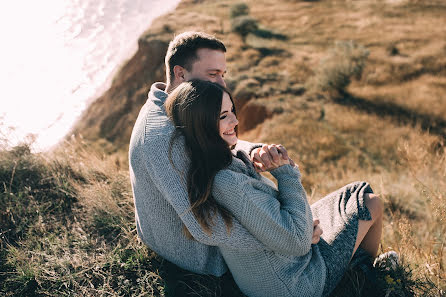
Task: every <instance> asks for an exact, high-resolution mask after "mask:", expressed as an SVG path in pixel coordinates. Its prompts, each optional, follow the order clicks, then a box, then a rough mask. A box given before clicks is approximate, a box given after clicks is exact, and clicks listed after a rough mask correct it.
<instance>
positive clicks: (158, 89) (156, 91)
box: [149, 82, 169, 104]
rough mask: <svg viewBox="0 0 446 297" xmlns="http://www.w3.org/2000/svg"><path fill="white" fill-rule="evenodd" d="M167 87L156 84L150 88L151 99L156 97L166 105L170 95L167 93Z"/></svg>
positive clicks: (161, 83) (162, 84) (159, 83)
mask: <svg viewBox="0 0 446 297" xmlns="http://www.w3.org/2000/svg"><path fill="white" fill-rule="evenodd" d="M166 87H167V85H166V84H165V83H163V82H156V83H154V84H152V86H151V87H150V92H149V98H150V97H154V98H156V99H158V100H161V102H162V103H163V104H164V102H165V101H166V99H167V96H168V95H169V94H167V93H166V91H165V90H166Z"/></svg>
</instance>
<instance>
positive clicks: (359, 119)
mask: <svg viewBox="0 0 446 297" xmlns="http://www.w3.org/2000/svg"><path fill="white" fill-rule="evenodd" d="M243 3H244V4H245V5H246V6H245V7H244V6H243V5H240V2H238V1H232V0H225V1H210V0H201V1H193V0H184V1H182V2H181V3H180V5H179V6H178V7H177V9H176V10H175V11H173V12H172V13H170V14H168V15H166V16H163V17H162V18H159V19H157V20H155V22H154V23H153V25H152V26H151V28H150V29H148V31H147V32H146V33H144V34H143V36H141V37H140V39H139V41H138V44H139V49H138V52H137V53H136V54H135V55H134V56H133V57H131V58H130V59H129V60H128V61H127V62H126V63H124V64H123V66H122V68H121V71H120V72H119V73H118V74H117V76H116V77H115V79H114V81H113V85H112V87H111V88H110V89H109V90H108V91H107V92H105V93H104V94H103V95H102V96H101V97H100V98H98V100H97V101H96V102H95V103H93V104H92V105H91V107H90V108H89V109H88V110H87V111H86V112H85V113H84V115H83V117H82V119H81V120H80V121H79V122H78V124H77V125H76V127H75V128H74V130H73V132H74V133H75V134H82V135H83V137H84V138H83V139H84V140H81V141H71V142H70V143H68V144H65V145H62V146H61V147H60V148H59V149H58V150H56V151H54V152H52V153H48V154H41V155H35V154H31V153H30V152H29V150H28V148H27V146H20V147H17V148H14V149H13V150H11V151H7V150H6V149H4V148H2V150H1V152H0V181H1V185H2V188H3V192H1V193H0V195H1V196H0V197H1V198H0V223H1V224H0V226H1V227H0V247H1V252H0V284H1V285H0V292H1V293H4V294H5V295H7V296H8V295H10V296H40V295H42V296H43V295H52V296H64V295H70V296H73V295H74V296H76V295H81V296H84V295H87V296H88V295H91V296H102V295H104V296H105V295H107V296H109V295H112V296H121V295H126V296H133V295H143V296H164V295H169V294H168V292H167V291H168V290H169V289H171V287H169V285H168V284H167V285H166V279H167V274H166V273H165V271H166V263H164V262H163V261H162V259H160V258H158V257H157V256H156V255H154V254H153V253H152V252H151V251H150V250H148V249H147V248H146V247H144V245H142V244H141V243H140V242H139V241H138V239H137V237H136V231H135V229H134V222H133V205H132V197H131V189H130V185H129V180H128V170H127V163H126V162H127V161H126V150H127V148H128V140H129V138H130V133H131V128H132V126H133V123H134V120H135V119H136V116H137V113H138V111H139V108H140V107H141V106H142V104H143V103H144V102H145V100H146V94H147V91H148V89H149V87H150V84H151V83H152V82H153V81H156V80H163V70H164V69H163V64H162V62H163V56H164V52H165V50H166V48H167V42H168V41H169V39H171V38H172V36H174V34H175V33H178V32H182V31H184V30H189V29H192V30H203V31H206V32H210V33H212V34H215V35H216V36H217V37H219V38H221V39H222V40H223V41H224V42H225V44H226V46H227V48H228V52H227V60H228V75H227V83H228V86H229V87H230V88H231V89H232V90H233V91H234V94H235V97H236V99H237V100H238V101H237V105H238V110H239V116H240V126H241V127H240V128H241V129H240V130H241V131H242V135H241V138H242V139H246V140H250V141H256V142H257V141H261V142H267V143H282V144H283V145H284V146H285V147H287V148H288V150H289V152H290V154H291V156H292V157H293V159H294V160H295V161H296V162H297V163H298V164H299V165H300V167H301V169H302V171H303V183H304V186H305V189H306V190H307V193H308V195H309V196H310V198H311V200H312V201H316V200H318V199H319V198H321V197H323V196H324V195H325V194H327V193H329V192H330V191H333V190H335V189H337V188H338V187H340V186H342V185H344V184H346V183H349V182H351V181H354V180H367V181H369V182H370V183H371V185H372V187H373V188H374V190H375V192H377V193H380V194H381V196H382V198H383V200H384V202H385V206H386V210H385V223H384V234H383V239H382V247H381V249H382V251H387V250H390V249H394V250H396V251H397V252H399V253H400V255H401V256H402V265H401V267H400V268H399V270H398V271H397V272H392V273H390V272H387V271H381V272H380V274H379V279H378V283H379V286H378V287H379V288H378V289H379V291H380V292H379V294H378V293H376V294H378V295H382V296H412V295H416V296H444V295H445V293H444V291H446V271H445V269H446V267H445V265H446V259H445V253H444V252H445V244H446V241H445V236H444V234H446V221H445V219H444V218H445V216H446V203H445V202H446V201H445V199H446V146H445V140H446V101H445V100H444V94H445V93H446V40H445V39H444V38H443V37H442V36H446V18H444V16H445V15H446V4H444V2H443V1H416V0H399V1H384V0H382V1H328V0H327V1H294V0H281V1H272V0H256V1H251V0H249V1H245V2H243ZM246 7H247V9H246ZM237 14H239V16H236V15H237ZM240 14H241V15H240ZM197 20H200V21H197ZM0 143H1V142H0ZM105 153H107V154H105ZM180 278H181V281H180V285H179V288H180V289H179V290H183V291H188V295H189V296H242V295H241V293H240V292H239V291H238V290H237V289H236V287H235V286H234V283H233V281H232V280H231V279H215V278H204V277H198V276H196V275H193V274H187V273H182V274H181V277H180ZM370 292H371V288H370V287H368V284H367V282H366V283H364V276H363V275H361V272H357V271H353V272H351V273H349V274H348V276H347V277H346V278H345V279H344V281H343V283H342V284H341V286H340V287H339V288H338V290H337V291H336V292H335V293H334V296H358V295H360V294H363V296H368V295H367V294H369V296H373V294H372V293H370ZM376 294H375V295H376ZM171 295H172V293H171V294H170V295H169V296H171Z"/></svg>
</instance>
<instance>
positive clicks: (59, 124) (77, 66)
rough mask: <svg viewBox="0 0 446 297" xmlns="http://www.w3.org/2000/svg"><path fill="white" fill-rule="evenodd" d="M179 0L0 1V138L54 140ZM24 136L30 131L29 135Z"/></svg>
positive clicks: (46, 143) (38, 146)
mask: <svg viewBox="0 0 446 297" xmlns="http://www.w3.org/2000/svg"><path fill="white" fill-rule="evenodd" d="M178 2H179V0H71V1H70V0H40V1H32V0H14V1H6V2H5V1H4V2H2V3H1V4H0V36H1V38H2V43H1V46H0V82H1V88H0V138H1V137H5V135H7V138H8V142H9V144H10V145H15V144H17V143H18V142H20V141H23V140H24V139H25V138H26V137H27V135H29V134H32V135H35V138H36V141H35V143H34V146H33V147H34V149H35V150H44V149H47V148H49V147H51V146H52V145H54V144H56V143H57V142H58V141H59V140H60V139H61V138H62V137H63V136H65V134H66V133H67V132H68V131H69V129H70V128H71V126H72V125H73V123H74V122H75V120H76V119H77V118H78V117H79V115H80V114H81V113H82V111H83V110H84V109H85V108H86V107H87V102H88V101H89V100H91V99H92V98H94V97H95V96H97V95H99V94H98V91H99V90H104V89H105V87H106V82H107V81H109V80H110V79H109V78H110V76H111V75H112V73H113V70H115V69H116V68H117V67H118V66H119V65H120V63H121V62H122V61H124V60H125V59H127V58H129V57H130V56H131V55H132V54H133V53H134V52H135V50H136V48H137V39H138V37H139V36H140V35H141V34H142V32H144V31H145V30H146V29H147V28H148V27H149V26H150V23H151V21H152V20H153V19H154V18H155V17H157V16H159V15H161V14H164V13H166V12H168V11H170V10H172V9H174V7H175V6H176V5H177V4H178ZM28 137H29V136H28Z"/></svg>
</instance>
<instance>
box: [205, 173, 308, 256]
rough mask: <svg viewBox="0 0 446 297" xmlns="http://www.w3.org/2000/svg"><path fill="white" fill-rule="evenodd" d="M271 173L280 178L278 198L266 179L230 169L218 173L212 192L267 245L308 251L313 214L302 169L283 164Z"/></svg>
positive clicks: (299, 252)
mask: <svg viewBox="0 0 446 297" xmlns="http://www.w3.org/2000/svg"><path fill="white" fill-rule="evenodd" d="M271 174H272V175H273V176H274V177H275V178H276V179H277V181H278V189H279V195H278V197H277V198H276V197H275V195H274V190H273V189H271V187H269V186H267V185H266V184H264V183H263V182H261V181H259V180H257V179H254V178H252V177H250V176H248V175H246V174H243V173H240V172H236V171H232V170H229V169H226V170H222V171H220V172H219V173H218V174H217V176H216V178H215V181H214V186H213V192H212V194H213V196H214V198H215V199H216V200H217V202H218V203H219V204H221V205H222V206H224V207H226V208H227V209H228V210H229V211H230V212H231V213H232V214H233V215H234V216H235V217H236V218H237V219H238V220H239V221H240V223H241V224H242V225H243V226H244V227H246V229H248V231H249V232H250V233H251V234H253V235H254V237H256V238H257V239H258V240H259V241H260V242H262V243H263V244H264V245H265V246H266V247H268V248H270V249H271V250H273V251H276V252H280V253H284V254H289V255H296V256H301V255H305V254H306V253H308V252H309V250H310V248H311V240H312V236H313V217H312V214H311V209H310V205H309V204H308V201H307V198H306V194H305V190H304V189H303V187H302V184H301V182H300V172H299V170H298V168H297V167H294V168H293V167H292V166H291V165H283V166H281V167H279V168H277V169H274V170H271ZM234 248H237V247H234Z"/></svg>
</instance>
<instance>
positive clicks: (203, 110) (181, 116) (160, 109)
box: [129, 32, 383, 297]
mask: <svg viewBox="0 0 446 297" xmlns="http://www.w3.org/2000/svg"><path fill="white" fill-rule="evenodd" d="M225 52H226V48H225V46H224V44H223V43H222V42H221V41H219V40H218V39H216V38H215V37H213V36H210V35H208V34H205V33H201V32H185V33H182V34H180V35H178V36H176V37H175V38H174V39H173V40H172V41H171V42H170V44H169V48H168V51H167V54H166V59H165V62H166V77H167V82H166V83H154V84H153V85H152V87H151V89H150V92H149V96H148V99H147V102H146V103H145V105H144V106H143V107H142V109H141V111H140V113H139V116H138V119H137V120H136V123H135V126H134V128H133V132H132V137H131V140H130V148H129V158H130V178H131V183H132V189H133V195H134V201H135V210H136V212H135V218H136V227H137V231H138V235H139V236H140V238H141V239H142V241H143V242H144V243H145V244H147V245H148V246H149V247H150V248H151V249H152V250H153V251H155V252H156V253H157V254H159V255H160V256H162V257H163V258H165V259H167V260H168V261H170V262H172V263H174V264H175V265H177V266H179V267H181V268H183V269H186V270H189V271H192V272H195V273H199V274H209V275H215V276H221V275H223V274H224V273H225V272H226V271H227V270H228V269H229V271H230V273H231V274H232V276H233V277H234V280H235V282H236V283H237V285H238V286H239V288H240V289H241V291H242V292H243V293H244V294H246V295H247V296H269V297H271V296H281V297H282V296H328V295H329V294H330V292H331V291H332V290H333V289H334V288H335V286H336V285H337V283H338V282H339V281H340V279H341V278H342V276H343V274H344V273H345V271H346V269H347V267H348V265H349V263H350V261H351V260H352V258H353V257H357V256H358V255H359V254H361V253H362V254H368V255H369V256H370V257H375V256H376V255H377V252H378V247H379V243H380V238H381V229H382V212H383V206H382V202H381V201H380V199H379V197H378V196H376V195H374V194H373V192H372V189H371V188H370V186H369V184H368V183H366V182H355V183H351V184H349V185H347V186H345V187H343V188H341V189H339V190H337V191H335V192H333V193H331V194H329V195H328V196H326V197H324V198H322V199H321V200H319V201H318V202H316V203H315V204H313V205H310V204H309V202H308V200H307V197H306V193H305V190H304V188H303V187H302V183H301V173H300V171H299V167H298V166H297V165H296V164H295V163H294V162H293V161H292V160H291V159H290V158H289V156H288V154H287V152H286V149H285V148H284V147H283V146H281V145H275V144H269V145H268V144H252V143H249V142H245V141H242V140H239V139H238V136H237V125H238V119H237V113H236V110H235V105H234V99H233V98H232V96H231V94H230V91H229V90H228V89H226V84H225V82H224V75H225V73H226V60H225ZM235 100H236V98H235ZM262 171H269V172H270V173H271V174H272V176H273V177H274V178H275V179H276V180H277V186H276V185H275V184H274V183H273V182H272V181H271V180H269V179H267V178H265V177H263V176H262V175H261V174H260V173H259V172H262Z"/></svg>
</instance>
